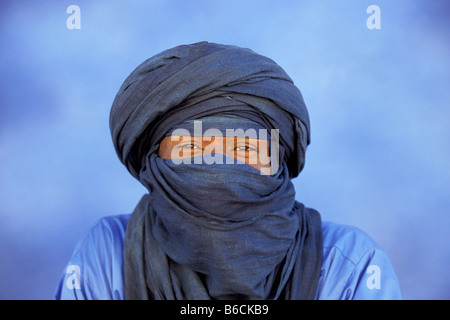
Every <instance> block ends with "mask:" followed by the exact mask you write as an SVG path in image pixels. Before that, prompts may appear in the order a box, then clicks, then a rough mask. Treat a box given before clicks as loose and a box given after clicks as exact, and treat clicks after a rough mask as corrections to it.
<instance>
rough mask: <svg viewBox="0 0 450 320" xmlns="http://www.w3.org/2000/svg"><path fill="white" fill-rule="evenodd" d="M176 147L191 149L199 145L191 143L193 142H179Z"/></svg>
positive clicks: (197, 147)
mask: <svg viewBox="0 0 450 320" xmlns="http://www.w3.org/2000/svg"><path fill="white" fill-rule="evenodd" d="M177 148H178V149H188V150H193V149H200V147H199V146H197V145H195V144H193V143H185V144H179V145H177Z"/></svg>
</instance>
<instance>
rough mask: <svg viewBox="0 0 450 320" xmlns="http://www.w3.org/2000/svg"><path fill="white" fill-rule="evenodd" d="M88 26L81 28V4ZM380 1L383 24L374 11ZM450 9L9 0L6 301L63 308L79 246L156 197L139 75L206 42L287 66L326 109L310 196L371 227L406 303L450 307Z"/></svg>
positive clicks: (256, 0) (0, 134)
mask: <svg viewBox="0 0 450 320" xmlns="http://www.w3.org/2000/svg"><path fill="white" fill-rule="evenodd" d="M72 4H75V5H78V6H79V8H80V10H81V20H80V21H81V24H80V26H81V29H69V28H68V27H67V25H66V20H67V19H68V18H69V17H70V14H68V13H67V12H66V10H67V7H68V6H69V5H72ZM370 5H378V6H379V8H380V12H381V16H380V22H381V25H380V26H381V29H369V28H368V27H367V25H366V20H367V19H368V18H369V17H370V15H371V14H369V13H367V12H366V10H367V8H368V7H369V6H370ZM448 12H450V5H449V2H448V1H445V0H433V1H427V0H421V1H420V0H417V1H412V0H397V1H388V0H370V1H367V0H345V1H344V0H341V1H337V0H329V1H325V0H322V1H314V0H309V1H298V0H295V1H294V0H292V1H274V0H271V1H267V0H253V1H246V0H228V1H210V0H203V1H181V0H178V1H163V0H158V1H157V0H154V1H144V0H141V1H81V0H80V1H78V0H73V1H65V0H64V1H2V2H1V4H0V71H1V82H0V299H52V298H53V292H54V289H55V286H56V284H57V281H58V278H59V277H60V275H61V273H62V272H63V269H64V266H65V264H66V263H67V262H68V260H69V258H70V256H71V252H72V250H73V248H74V246H75V243H76V242H77V240H78V239H79V238H80V237H81V236H83V234H85V233H86V232H87V230H88V229H89V228H90V227H91V226H92V225H93V224H94V223H95V222H96V221H97V220H98V219H99V218H100V217H102V216H105V215H114V214H121V213H129V212H131V211H132V210H133V208H134V206H135V205H136V203H137V202H138V200H139V199H140V197H141V195H142V194H143V193H144V192H145V190H144V188H143V187H142V186H141V185H140V184H139V183H138V182H137V181H135V180H134V179H133V178H132V177H131V175H129V174H128V172H127V171H126V169H125V168H124V167H123V166H122V165H121V164H120V162H119V160H118V159H117V157H116V155H115V152H114V149H113V146H112V142H111V139H110V135H109V127H108V117H109V109H110V106H111V103H112V100H113V99H114V96H115V94H116V92H117V90H118V89H119V87H120V85H121V83H122V81H123V80H124V79H125V77H126V76H127V75H128V74H129V73H130V72H131V71H132V69H134V68H135V67H136V66H137V65H138V64H139V63H140V62H142V61H143V60H145V59H146V58H148V57H150V56H152V55H153V54H156V53H158V52H160V51H162V50H164V49H167V48H169V47H172V46H175V45H178V44H185V43H192V42H197V41H202V40H207V41H211V42H220V43H226V44H236V45H239V46H243V47H248V48H251V49H253V50H254V51H256V52H258V53H261V54H263V55H267V56H269V57H271V58H273V59H274V60H275V61H277V62H278V63H279V64H280V65H281V66H282V67H283V68H284V69H285V70H286V71H287V72H288V74H289V75H291V77H292V78H293V80H294V82H295V83H296V84H297V85H298V87H299V88H300V90H301V91H302V93H303V95H304V98H305V101H306V103H307V106H308V108H309V110H310V116H311V123H312V144H311V145H310V148H309V149H308V153H307V163H306V167H305V169H304V171H303V173H302V174H301V175H300V177H299V178H297V179H296V180H295V186H296V190H297V198H298V200H299V201H301V202H303V203H305V204H306V205H307V206H311V207H314V208H316V209H317V210H319V211H320V212H321V214H322V217H323V219H324V220H332V221H335V222H340V223H345V224H352V225H355V226H357V227H360V228H361V229H363V230H365V231H366V232H367V233H368V234H369V235H371V236H372V237H373V238H374V239H376V240H377V241H378V242H379V244H380V245H381V246H382V247H383V248H384V249H385V250H386V251H387V253H388V255H389V257H390V258H391V261H392V263H393V265H394V268H395V270H396V272H397V274H398V277H399V280H400V284H401V287H402V292H403V297H404V298H406V299H449V298H450V279H449V276H448V275H449V271H448V266H449V265H450V251H449V231H448V230H449V226H450V215H449V211H450V129H449V126H450V90H449V89H450V77H449V76H450V67H449V57H450V42H449V30H450V23H449V19H448Z"/></svg>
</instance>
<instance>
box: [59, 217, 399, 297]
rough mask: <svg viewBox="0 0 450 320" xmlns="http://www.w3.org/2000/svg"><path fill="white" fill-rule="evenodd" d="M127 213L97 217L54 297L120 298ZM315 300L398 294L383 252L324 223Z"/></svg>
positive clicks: (354, 233) (349, 230) (350, 230)
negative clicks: (321, 255)
mask: <svg viewBox="0 0 450 320" xmlns="http://www.w3.org/2000/svg"><path fill="white" fill-rule="evenodd" d="M129 217H130V215H119V216H111V217H106V218H102V219H101V220H100V221H99V222H98V223H97V224H96V225H95V226H94V227H93V228H92V229H91V230H90V231H89V232H88V233H87V235H86V236H85V237H84V238H83V239H82V240H81V241H80V242H79V243H78V244H77V246H76V248H75V250H74V253H73V255H72V258H71V260H70V262H69V263H68V265H67V266H66V268H65V270H64V272H63V275H62V277H61V279H60V281H59V284H58V287H57V290H56V292H55V298H56V299H79V300H84V299H101V300H112V299H123V297H124V281H123V279H124V277H123V239H124V236H125V230H126V226H127V223H128V219H129ZM322 230H323V261H322V268H321V275H320V280H319V285H318V288H317V293H316V299H320V300H348V299H369V300H379V299H401V294H400V287H399V283H398V280H397V277H396V275H395V272H394V270H393V268H392V265H391V263H390V261H389V259H388V257H387V255H386V253H385V252H384V251H383V249H381V248H380V247H379V245H378V244H376V243H375V242H374V240H372V239H371V238H370V237H369V236H368V235H367V234H366V233H364V232H363V231H361V230H360V229H358V228H355V227H351V226H345V225H340V224H336V223H332V222H323V223H322Z"/></svg>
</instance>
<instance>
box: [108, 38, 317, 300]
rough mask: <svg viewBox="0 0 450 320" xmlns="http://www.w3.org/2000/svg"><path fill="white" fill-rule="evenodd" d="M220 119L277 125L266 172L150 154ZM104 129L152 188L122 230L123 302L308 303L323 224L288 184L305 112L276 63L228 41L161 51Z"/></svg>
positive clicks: (296, 165) (121, 97)
mask: <svg viewBox="0 0 450 320" xmlns="http://www.w3.org/2000/svg"><path fill="white" fill-rule="evenodd" d="M224 114H225V115H227V120H226V126H227V127H229V128H230V129H236V128H237V127H236V126H238V125H242V124H243V123H244V124H246V125H249V126H253V127H257V128H265V129H278V130H280V150H279V152H280V166H279V169H278V170H277V171H276V172H274V174H272V175H262V174H260V172H259V171H258V170H257V169H255V168H254V167H252V166H250V165H248V164H245V163H244V164H242V163H236V162H235V161H234V162H233V161H228V159H225V158H226V157H227V156H226V155H219V156H220V157H224V160H223V162H222V163H213V164H211V163H209V162H208V163H206V162H207V159H205V158H202V159H201V161H194V163H192V164H176V163H174V161H173V160H171V159H162V158H160V157H159V156H158V147H159V142H160V141H161V139H162V138H163V137H164V136H165V135H166V134H167V132H170V130H172V129H173V128H174V127H180V126H181V127H183V126H184V125H185V123H186V120H194V119H202V118H205V117H208V116H211V115H224ZM237 119H239V121H237ZM110 126H111V132H112V137H113V141H114V144H115V147H116V151H117V153H118V155H119V158H120V159H121V161H122V162H123V163H124V164H125V166H126V167H127V169H128V170H129V171H130V172H131V174H132V175H133V176H134V177H135V178H137V179H138V180H139V181H140V182H141V183H142V184H143V185H144V186H145V187H146V188H147V189H148V191H149V193H148V194H147V195H144V196H143V197H142V199H141V201H140V202H139V203H138V205H137V207H136V208H135V210H134V212H133V214H132V216H131V218H130V221H129V224H128V226H127V231H126V235H125V243H124V258H125V259H124V261H125V262H124V274H125V298H126V299H313V298H314V296H315V292H316V289H317V283H318V279H319V274H320V266H321V259H322V234H321V220H320V215H319V214H318V213H317V212H316V211H314V210H312V209H308V208H305V207H304V206H303V205H302V204H300V203H298V202H297V201H296V200H295V190H294V187H293V184H292V182H291V178H292V177H295V176H297V175H298V173H299V172H300V171H301V169H302V168H303V165H304V153H305V149H306V145H307V144H308V143H309V119H308V116H307V111H306V107H305V106H304V103H303V99H302V97H301V94H300V92H299V91H298V89H297V88H296V87H295V86H294V85H293V83H292V80H290V78H289V77H288V76H287V75H286V74H285V72H284V71H283V70H282V69H281V68H280V67H279V66H278V65H276V64H275V63H274V62H273V61H272V60H270V59H268V58H266V57H263V56H260V55H258V54H256V53H254V52H253V51H251V50H248V49H242V48H239V47H235V46H226V45H219V44H211V43H206V42H202V43H197V44H193V45H186V46H179V47H175V48H173V49H169V50H167V51H164V52H162V53H161V54H158V55H156V56H154V57H152V58H150V59H149V60H147V61H146V62H144V63H143V64H141V65H140V66H139V67H138V68H137V69H136V70H135V71H133V72H132V73H131V75H130V76H129V77H128V78H127V79H126V80H125V82H124V84H123V85H122V87H121V89H120V90H119V93H118V95H117V96H116V99H115V101H114V103H113V107H112V110H111V117H110ZM214 156H216V157H217V155H214ZM216 159H217V158H216Z"/></svg>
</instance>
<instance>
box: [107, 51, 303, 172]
mask: <svg viewBox="0 0 450 320" xmlns="http://www.w3.org/2000/svg"><path fill="white" fill-rule="evenodd" d="M220 112H222V113H223V112H228V113H230V114H233V113H234V114H237V115H239V116H247V117H249V118H252V115H253V118H254V117H255V115H256V117H257V118H259V119H263V120H264V122H265V123H266V124H267V126H268V127H269V128H275V129H279V130H280V144H281V146H282V147H283V148H282V150H283V151H284V152H285V154H284V155H282V156H281V157H280V159H284V160H285V161H286V163H287V165H288V169H289V175H290V177H291V178H292V177H296V176H297V175H298V174H299V173H300V171H301V170H302V169H303V166H304V159H305V149H306V146H307V144H309V141H310V123H309V116H308V111H307V109H306V106H305V103H304V101H303V97H302V95H301V93H300V91H299V89H298V88H297V87H296V86H295V85H294V83H293V81H292V79H291V78H290V77H289V76H288V75H287V74H286V72H285V71H284V70H283V69H282V68H281V67H280V66H279V65H277V64H276V63H275V62H274V61H273V60H271V59H269V58H267V57H265V56H262V55H259V54H257V53H255V52H253V51H252V50H250V49H244V48H240V47H237V46H231V45H222V44H215V43H209V42H200V43H196V44H191V45H181V46H177V47H175V48H172V49H168V50H166V51H163V52H161V53H160V54H157V55H155V56H153V57H151V58H149V59H147V60H145V61H144V62H143V63H141V64H140V65H139V66H138V67H137V68H136V69H135V70H134V71H133V72H132V73H131V74H130V75H129V76H128V77H127V79H126V80H125V81H124V83H123V84H122V86H121V88H120V89H119V92H118V93H117V95H116V97H115V99H114V102H113V105H112V108H111V113H110V129H111V135H112V139H113V143H114V147H115V149H116V152H117V154H118V156H119V159H120V160H121V162H122V163H123V164H124V165H125V166H126V167H127V169H128V170H129V171H130V173H131V174H132V175H133V176H134V177H135V178H137V179H139V177H138V176H139V171H140V169H141V167H142V164H143V158H144V157H145V155H146V154H147V152H148V151H149V149H150V148H151V147H152V146H154V145H155V143H157V142H158V140H159V139H161V138H162V137H163V134H164V133H165V132H164V129H167V127H170V126H173V125H176V124H179V123H181V122H183V121H185V120H188V119H195V118H198V117H200V116H206V115H211V114H215V113H220ZM162 124H164V126H162ZM161 128H163V129H161Z"/></svg>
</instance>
